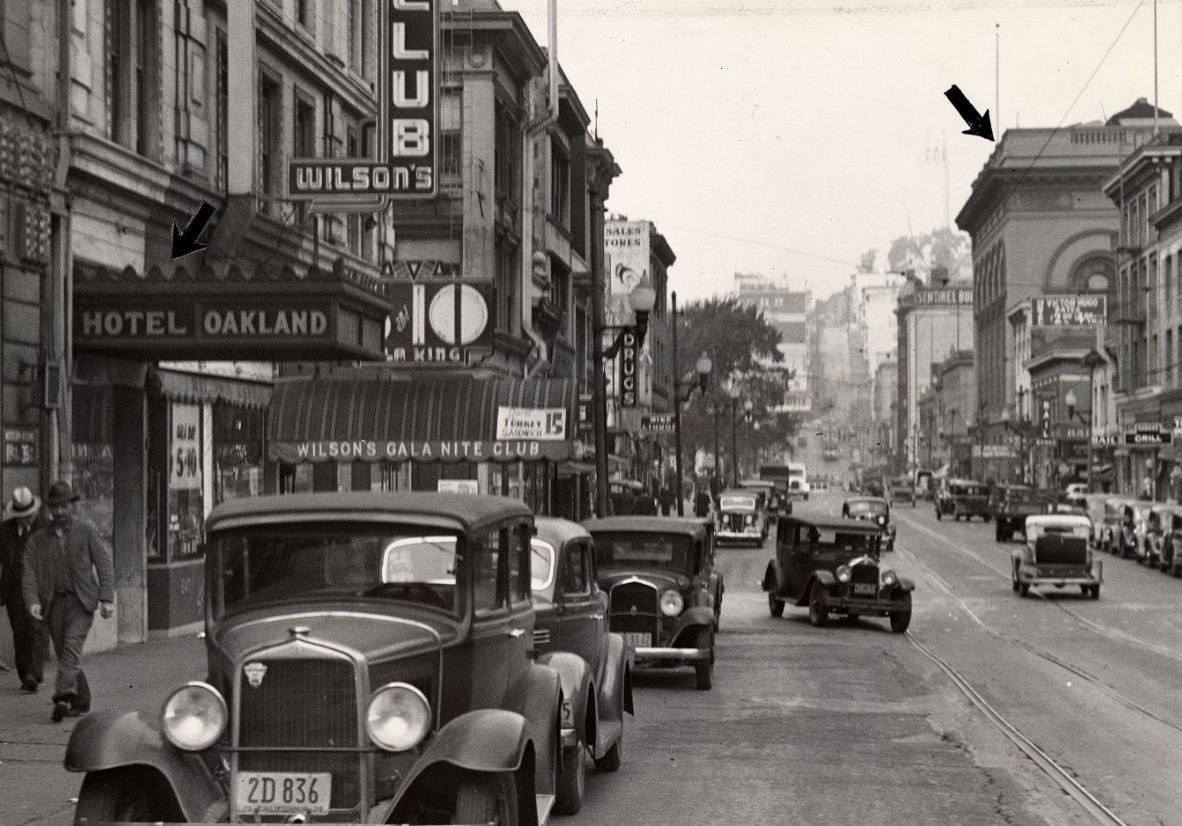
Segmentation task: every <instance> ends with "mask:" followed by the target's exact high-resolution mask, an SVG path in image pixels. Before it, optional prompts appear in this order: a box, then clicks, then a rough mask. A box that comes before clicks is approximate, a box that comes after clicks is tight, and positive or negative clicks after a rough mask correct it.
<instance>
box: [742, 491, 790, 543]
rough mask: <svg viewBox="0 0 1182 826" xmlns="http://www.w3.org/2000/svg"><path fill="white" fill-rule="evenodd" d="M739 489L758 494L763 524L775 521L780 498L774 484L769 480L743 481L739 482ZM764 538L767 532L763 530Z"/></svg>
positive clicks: (779, 507)
mask: <svg viewBox="0 0 1182 826" xmlns="http://www.w3.org/2000/svg"><path fill="white" fill-rule="evenodd" d="M739 487H740V488H742V489H743V490H749V491H754V492H756V493H757V494H759V504H760V508H761V510H762V511H763V516H764V522H765V523H768V522H770V521H771V520H774V519H775V516H776V514H777V513H778V512H779V510H780V509H781V499H782V497H781V496H780V495H779V494H778V492H777V490H776V483H775V482H774V481H773V480H771V479H743V480H742V481H741V482H739ZM763 535H764V537H765V538H766V537H767V530H766V529H765V530H764V533H763Z"/></svg>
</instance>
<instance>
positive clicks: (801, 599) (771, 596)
mask: <svg viewBox="0 0 1182 826" xmlns="http://www.w3.org/2000/svg"><path fill="white" fill-rule="evenodd" d="M882 542H883V537H882V533H881V531H880V530H879V528H878V526H877V525H875V524H874V523H873V522H865V521H861V520H853V519H840V520H838V519H833V518H832V517H829V518H821V519H814V518H811V517H808V516H803V515H801V516H796V515H793V516H782V517H780V520H779V523H778V524H777V525H776V548H775V553H774V555H773V556H772V558H771V560H770V561H769V562H768V566H767V569H766V570H765V571H764V575H763V583H762V587H763V590H764V591H766V592H767V601H768V610H769V611H770V612H771V615H772V616H773V617H780V616H783V614H784V605H785V604H786V603H788V602H791V603H792V604H793V605H807V606H808V609H809V622H810V623H811V624H812V625H814V626H817V627H820V626H823V625H825V624H826V623H827V622H828V621H829V615H830V614H831V613H839V614H845V615H846V616H847V617H850V618H857V617H859V616H871V617H889V618H890V623H891V630H892V631H894V632H895V633H898V634H901V633H903V632H904V631H906V630H907V628H908V626H910V624H911V593H912V591H914V590H915V584H914V583H913V582H912V581H911V580H910V579H905V578H902V577H900V576H898V575H897V574H896V573H895V572H894V571H893V570H891V569H890V568H887V567H885V566H884V565H882V563H881V561H880V551H881V548H882Z"/></svg>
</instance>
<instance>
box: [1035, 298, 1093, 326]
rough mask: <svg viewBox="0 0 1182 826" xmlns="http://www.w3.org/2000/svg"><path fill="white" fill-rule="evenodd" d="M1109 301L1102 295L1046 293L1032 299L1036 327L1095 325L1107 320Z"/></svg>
mask: <svg viewBox="0 0 1182 826" xmlns="http://www.w3.org/2000/svg"><path fill="white" fill-rule="evenodd" d="M1107 310H1108V302H1107V299H1106V297H1105V296H1102V295H1044V296H1035V297H1034V298H1031V299H1030V317H1031V323H1032V325H1033V326H1035V327H1095V326H1096V325H1097V324H1101V325H1102V324H1104V323H1105V322H1106V321H1107V315H1108V313H1107Z"/></svg>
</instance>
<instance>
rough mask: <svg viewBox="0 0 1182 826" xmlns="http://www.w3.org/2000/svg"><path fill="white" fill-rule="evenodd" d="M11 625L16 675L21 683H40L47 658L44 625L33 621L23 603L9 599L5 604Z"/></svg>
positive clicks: (47, 642)
mask: <svg viewBox="0 0 1182 826" xmlns="http://www.w3.org/2000/svg"><path fill="white" fill-rule="evenodd" d="M4 607H5V608H7V609H8V621H9V623H11V625H12V647H13V648H15V649H16V675H17V677H19V678H20V681H21V683H30V682H37V683H39V682H42V681H43V680H44V679H45V660H46V659H48V658H49V636H48V635H47V634H46V632H45V624H44V623H42V622H40V621H38V620H35V619H33V618H32V617H31V616H29V613H28V612H27V611H26V610H25V604H24V602H23V601H22V600H21V599H20V598H19V597H17V598H16V599H12V598H11V597H10V598H9V599H8V600H7V602H6V603H5V606H4Z"/></svg>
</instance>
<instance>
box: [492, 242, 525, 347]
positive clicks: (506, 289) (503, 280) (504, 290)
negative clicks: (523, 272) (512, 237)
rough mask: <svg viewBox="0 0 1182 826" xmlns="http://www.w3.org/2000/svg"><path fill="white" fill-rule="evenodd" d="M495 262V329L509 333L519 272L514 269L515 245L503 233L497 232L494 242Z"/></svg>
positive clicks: (511, 325)
mask: <svg viewBox="0 0 1182 826" xmlns="http://www.w3.org/2000/svg"><path fill="white" fill-rule="evenodd" d="M493 254H494V256H495V264H496V275H495V284H496V293H497V295H496V301H497V318H496V325H497V326H496V329H497V330H499V331H501V332H504V333H509V332H512V331H513V330H514V329H515V319H516V307H515V304H516V294H517V282H518V276H519V273H517V271H516V262H517V255H516V247H515V246H514V245H512V244H511V243H510V241H509V239H508V238H507V237H505V235H504V234H498V236H497V239H496V242H495V244H494V252H493Z"/></svg>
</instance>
